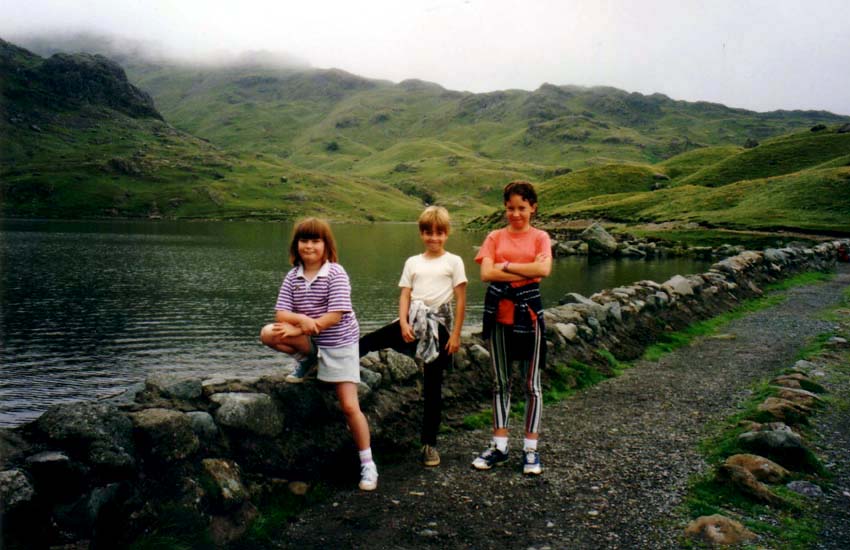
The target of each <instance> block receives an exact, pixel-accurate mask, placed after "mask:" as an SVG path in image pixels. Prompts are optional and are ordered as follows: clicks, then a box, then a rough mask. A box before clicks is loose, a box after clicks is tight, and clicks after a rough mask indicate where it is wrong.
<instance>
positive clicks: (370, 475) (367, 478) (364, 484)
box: [360, 462, 378, 491]
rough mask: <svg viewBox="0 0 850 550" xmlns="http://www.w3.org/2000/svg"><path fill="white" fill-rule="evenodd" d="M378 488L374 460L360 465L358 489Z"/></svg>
mask: <svg viewBox="0 0 850 550" xmlns="http://www.w3.org/2000/svg"><path fill="white" fill-rule="evenodd" d="M377 488H378V467H377V466H376V465H375V463H374V462H368V463H366V464H362V465H361V466H360V490H361V491H374V490H375V489H377Z"/></svg>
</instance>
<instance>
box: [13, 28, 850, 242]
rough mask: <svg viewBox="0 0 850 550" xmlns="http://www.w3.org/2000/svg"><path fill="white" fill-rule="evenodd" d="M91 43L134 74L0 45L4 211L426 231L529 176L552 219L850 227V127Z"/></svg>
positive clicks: (597, 93)
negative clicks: (192, 59) (382, 225)
mask: <svg viewBox="0 0 850 550" xmlns="http://www.w3.org/2000/svg"><path fill="white" fill-rule="evenodd" d="M87 44H88V45H89V46H90V51H93V52H100V53H108V54H110V55H112V56H113V57H115V58H116V59H120V61H121V63H122V66H123V67H125V68H126V71H127V73H126V74H127V76H125V73H124V71H123V70H122V68H121V67H119V66H118V65H117V64H116V63H115V62H113V61H109V60H108V59H106V58H104V57H101V56H97V55H91V54H76V55H64V54H61V53H60V54H59V55H53V56H52V57H50V58H48V59H44V58H42V57H38V56H36V55H33V54H31V53H30V52H28V51H26V50H22V49H20V48H16V47H14V46H12V45H11V44H8V43H5V42H3V43H2V44H0V46H2V47H0V53H2V66H0V70H1V71H2V72H0V92H2V95H0V97H2V103H0V107H2V110H3V112H2V113H0V114H2V115H3V116H2V118H0V136H2V139H3V140H4V142H3V144H2V145H3V147H2V151H0V161H2V166H0V189H2V192H3V194H4V197H3V207H2V208H3V213H5V214H7V215H38V216H46V215H53V216H67V217H81V216H102V215H117V216H165V217H181V218H182V217H201V218H260V219H269V218H285V217H292V216H296V215H299V214H301V213H318V214H320V215H323V216H326V217H330V218H333V219H346V220H349V219H350V220H363V219H376V220H410V219H414V218H415V216H416V215H417V213H418V211H419V210H420V209H421V207H422V205H423V204H425V203H439V204H444V205H447V206H448V207H449V208H450V209H451V210H452V212H453V214H454V215H455V216H456V217H457V218H458V219H461V220H463V219H469V218H471V217H474V216H484V217H486V216H487V214H488V213H490V212H493V211H494V209H496V206H497V205H498V204H499V202H500V192H501V188H502V187H503V185H504V184H505V183H506V182H507V181H510V180H513V179H526V180H530V181H533V182H536V183H538V184H539V185H540V193H541V207H542V208H541V213H542V214H544V215H551V216H554V217H561V218H563V217H580V216H590V217H608V218H611V219H616V220H623V221H642V220H653V221H666V220H690V221H699V222H702V223H705V224H712V225H723V226H729V227H748V226H750V227H765V228H773V227H796V228H801V229H805V230H812V231H820V230H825V229H831V230H841V231H844V230H846V228H847V221H846V220H844V218H846V217H847V216H846V215H845V216H843V217H842V215H841V213H842V211H841V208H843V207H844V206H845V203H844V201H843V199H842V198H840V197H830V198H832V200H825V199H824V197H829V196H830V195H829V193H832V194H835V192H836V189H838V190H842V189H845V188H844V187H842V186H844V185H846V178H845V175H846V165H847V163H848V162H850V133H846V132H844V133H842V132H843V128H846V125H847V123H848V122H850V117H842V116H837V115H834V114H831V113H827V112H822V111H775V112H770V113H756V112H752V111H747V110H743V109H734V108H729V107H726V106H723V105H718V104H712V103H706V102H686V101H677V100H673V99H671V98H669V97H667V96H664V95H661V94H652V95H643V94H639V93H629V92H625V91H622V90H617V89H614V88H606V87H596V88H584V87H578V86H555V85H551V84H544V85H543V86H541V87H540V88H538V89H537V90H534V91H523V90H504V91H496V92H490V93H482V94H473V93H468V92H456V91H451V90H446V89H444V88H442V87H441V86H439V85H437V84H433V83H428V82H423V81H420V80H407V81H403V82H401V83H398V84H395V83H392V82H387V81H382V80H374V79H368V78H363V77H360V76H357V75H353V74H350V73H346V72H344V71H340V70H336V69H313V68H310V67H307V66H305V65H304V64H292V63H285V64H281V63H280V62H279V60H278V59H276V58H275V59H271V60H270V59H269V57H268V56H265V57H264V56H255V57H254V58H253V59H250V60H249V62H244V63H240V64H237V63H229V64H221V65H218V66H216V65H209V64H208V65H189V64H185V63H184V64H179V63H176V62H173V61H169V60H166V59H152V58H151V57H146V56H144V55H142V54H140V53H139V52H137V51H122V52H118V51H115V50H111V48H112V46H111V45H110V44H108V43H104V42H97V41H91V40H88V41H87V40H78V41H76V42H74V43H73V47H74V48H84V49H85V48H86V45H87ZM38 47H39V48H40V51H42V52H43V53H45V54H52V53H56V52H63V51H67V50H68V48H69V47H70V46H69V45H68V44H66V45H65V46H64V47H63V46H62V44H58V45H57V44H53V45H51V44H50V41H46V42H45V41H43V42H41V43H39V44H38ZM66 65H67V66H66ZM62 71H65V72H62ZM66 81H67V82H68V83H70V85H68V86H62V85H58V84H59V83H62V82H66ZM130 83H132V84H130ZM142 90H144V92H143V91H142ZM166 121H167V122H166ZM840 125H844V126H840ZM839 127H841V128H842V130H840V129H839ZM810 129H811V130H810ZM815 129H816V131H813V130H815ZM758 142H760V144H757V143H758ZM745 146H746V147H747V148H744V147H745ZM795 186H805V189H796V188H795ZM845 195H846V190H845ZM836 205H838V206H836ZM846 211H847V210H844V212H846Z"/></svg>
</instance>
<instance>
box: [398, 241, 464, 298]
mask: <svg viewBox="0 0 850 550" xmlns="http://www.w3.org/2000/svg"><path fill="white" fill-rule="evenodd" d="M466 281H467V279H466V270H465V269H464V267H463V260H462V259H461V257H460V256H458V255H456V254H452V253H451V252H446V253H445V254H443V255H442V256H440V257H439V258H426V257H425V255H424V254H417V255H416V256H411V257H409V258H408V259H407V261H406V262H404V270H402V272H401V280H400V281H399V282H398V286H400V287H403V288H404V287H407V288H410V289H411V293H410V299H411V300H422V301H423V302H425V305H426V306H428V307H430V308H437V307H440V306H441V305H443V304H445V303H447V302H450V301H451V299H452V297H453V296H454V288H455V287H456V286H457V285H459V284H461V283H465V282H466Z"/></svg>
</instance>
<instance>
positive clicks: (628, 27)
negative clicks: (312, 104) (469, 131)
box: [0, 0, 850, 115]
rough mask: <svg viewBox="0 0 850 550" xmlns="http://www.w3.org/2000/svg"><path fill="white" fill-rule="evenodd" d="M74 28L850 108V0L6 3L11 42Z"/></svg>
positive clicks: (449, 81)
mask: <svg viewBox="0 0 850 550" xmlns="http://www.w3.org/2000/svg"><path fill="white" fill-rule="evenodd" d="M79 30H87V31H94V32H103V33H110V34H116V35H120V36H125V37H127V38H131V39H136V40H142V41H145V42H151V43H155V44H158V45H159V46H160V47H162V48H163V49H164V50H165V51H167V52H169V53H170V54H173V55H177V56H182V57H202V56H203V57H206V58H209V57H211V56H221V55H222V54H223V53H225V52H232V53H233V54H236V53H238V52H241V51H245V50H271V51H280V52H286V53H289V54H292V55H295V56H297V57H299V58H302V59H304V60H306V61H308V62H309V63H310V64H311V65H312V66H314V67H321V68H328V67H337V68H341V69H345V70H347V71H349V72H353V73H356V74H359V75H361V76H365V77H370V78H383V79H388V80H392V81H395V82H398V81H400V80H403V79H406V78H420V79H423V80H428V81H432V82H436V83H439V84H441V85H443V86H444V87H446V88H449V89H454V90H469V91H472V92H484V91H492V90H498V89H507V88H521V89H526V90H533V89H536V88H537V87H538V86H540V84H542V83H544V82H549V83H552V84H578V85H583V86H595V85H607V86H614V87H617V88H622V89H624V90H627V91H637V92H641V93H645V94H649V93H653V92H661V93H664V94H667V95H669V96H670V97H672V98H674V99H685V100H688V101H696V100H706V101H715V102H719V103H724V104H726V105H728V106H730V107H743V108H747V109H753V110H757V111H767V110H774V109H824V110H829V111H833V112H836V113H840V114H845V115H850V63H848V61H850V1H847V0H806V1H796V0H703V1H699V0H608V1H606V0H539V1H535V0H521V1H511V0H486V1H485V0H423V1H416V0H394V1H384V0H375V1H370V0H358V1H353V0H348V1H332V0H310V1H303V2H293V1H287V0H277V1H259V0H239V1H234V0H227V1H220V0H173V1H166V0H77V1H59V0H0V37H2V38H5V39H7V40H13V41H14V38H15V37H17V36H21V35H22V34H25V33H43V32H47V33H49V32H57V31H62V32H72V31H79Z"/></svg>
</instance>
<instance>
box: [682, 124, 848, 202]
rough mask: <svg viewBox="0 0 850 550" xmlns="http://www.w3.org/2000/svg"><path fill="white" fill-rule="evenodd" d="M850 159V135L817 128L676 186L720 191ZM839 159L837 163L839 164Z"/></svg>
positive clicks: (719, 164) (730, 159)
mask: <svg viewBox="0 0 850 550" xmlns="http://www.w3.org/2000/svg"><path fill="white" fill-rule="evenodd" d="M848 155H850V132H848V131H844V132H843V133H841V132H839V131H838V130H837V129H835V128H833V129H831V130H830V129H827V128H826V126H822V125H821V126H815V127H813V128H812V130H809V131H805V132H798V133H794V134H791V135H786V136H780V137H777V138H774V139H770V140H767V141H765V142H764V143H762V144H761V145H759V146H757V147H754V148H752V149H746V150H743V151H740V152H738V153H737V154H734V155H729V156H727V157H725V158H723V159H721V160H720V161H718V162H716V163H714V164H711V165H708V166H705V167H704V168H702V169H700V170H697V171H695V172H693V173H691V174H690V175H688V176H687V177H684V178H682V179H680V180H678V181H677V182H676V185H704V186H708V187H718V186H721V185H727V184H729V183H733V182H736V181H740V180H747V179H756V178H765V177H770V176H778V175H782V174H789V173H792V172H797V171H799V170H804V169H806V168H813V167H817V166H821V165H824V164H825V163H830V162H838V163H840V162H841V160H840V159H844V158H846V157H847V156H848ZM837 159H838V160H837Z"/></svg>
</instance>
